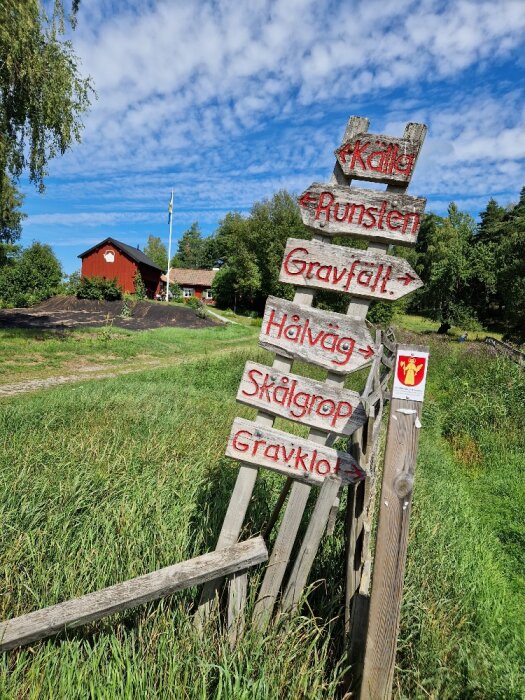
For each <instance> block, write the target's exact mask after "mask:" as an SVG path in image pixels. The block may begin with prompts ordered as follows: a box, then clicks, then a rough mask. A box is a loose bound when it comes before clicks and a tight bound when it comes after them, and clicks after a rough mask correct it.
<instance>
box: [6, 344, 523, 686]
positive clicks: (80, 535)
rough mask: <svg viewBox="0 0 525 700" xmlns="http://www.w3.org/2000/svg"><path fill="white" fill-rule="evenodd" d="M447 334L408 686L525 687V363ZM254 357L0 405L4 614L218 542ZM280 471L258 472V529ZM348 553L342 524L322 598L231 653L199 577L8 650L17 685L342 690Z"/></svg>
mask: <svg viewBox="0 0 525 700" xmlns="http://www.w3.org/2000/svg"><path fill="white" fill-rule="evenodd" d="M200 333H201V332H199V336H198V337H199V338H201V337H202V336H201V335H200ZM419 342H421V341H420V339H419ZM431 342H432V356H431V364H430V371H431V374H430V380H429V387H428V398H427V401H426V404H425V412H424V416H423V429H422V435H421V443H420V444H421V446H420V453H419V459H418V467H417V475H416V493H415V500H414V510H413V520H412V525H411V540H410V546H409V558H408V567H407V576H406V583H405V596H404V603H403V613H402V626H401V634H400V641H399V652H398V666H397V670H396V677H395V697H397V698H428V697H432V698H440V699H441V698H486V699H487V700H489V699H491V698H501V699H503V698H511V699H512V698H516V699H517V698H520V697H523V696H524V695H525V688H524V686H523V674H522V669H523V663H524V654H523V649H524V646H523V634H524V630H525V620H524V614H523V611H524V610H525V592H524V586H523V568H522V561H523V560H522V558H521V557H522V549H521V544H522V541H523V540H522V539H521V538H522V537H523V529H522V526H523V520H522V516H521V514H522V512H523V504H524V499H523V477H522V471H521V453H522V451H523V447H524V445H523V433H522V432H521V426H522V425H523V418H524V416H525V411H524V409H523V400H522V396H523V395H524V393H523V389H524V387H523V378H522V375H521V374H520V373H519V372H520V371H519V369H518V368H517V367H515V366H514V365H512V364H511V363H510V362H507V361H502V360H494V359H493V358H492V357H490V356H489V355H487V354H486V352H485V351H484V350H483V349H481V350H479V351H478V350H476V349H475V348H474V349H472V346H467V347H464V346H460V345H459V344H450V343H448V344H447V343H445V342H444V341H435V342H434V341H431ZM246 359H256V360H259V361H262V362H267V361H268V360H269V356H268V355H266V354H265V353H262V352H261V353H259V354H256V353H255V352H254V351H253V350H252V351H249V352H232V353H231V354H229V355H228V356H227V357H220V358H209V359H208V361H207V362H206V363H203V362H198V361H197V362H195V363H190V364H185V365H179V366H173V367H166V368H164V369H158V370H155V371H144V372H140V373H136V374H132V375H126V376H122V377H120V378H118V379H114V380H109V381H106V382H100V381H97V382H84V383H83V384H82V385H81V386H75V387H73V386H64V387H60V388H57V389H53V390H47V391H46V392H42V393H40V394H35V395H31V396H28V395H24V396H20V397H18V398H13V399H9V400H5V401H3V402H2V403H1V404H0V436H1V437H0V439H1V444H0V447H1V448H2V452H1V456H0V460H1V462H0V519H1V522H2V529H1V533H0V538H1V541H0V566H1V567H2V571H1V574H2V584H1V586H2V590H1V594H2V595H1V598H0V616H1V617H2V618H6V617H13V616H15V615H19V614H23V613H25V612H29V611H31V610H34V609H36V608H39V607H42V606H45V605H50V604H53V603H56V602H59V601H61V600H65V599H67V598H69V597H73V596H76V595H81V594H82V593H86V592H88V591H91V590H95V589H97V588H100V587H103V586H107V585H110V584H112V583H116V582H118V581H122V580H124V579H127V578H130V577H132V576H137V575H140V574H142V573H146V572H148V571H151V570H153V569H156V568H159V567H162V566H166V565H168V564H171V563H174V562H175V561H181V560H183V559H187V558H189V557H192V556H195V555H196V554H200V553H202V552H204V551H208V550H210V549H212V548H213V547H214V545H215V541H216V538H217V534H218V531H219V528H220V525H221V523H222V520H223V517H224V513H225V510H226V507H227V504H228V501H229V497H230V494H231V491H232V487H233V483H234V480H235V475H236V467H235V465H234V463H233V462H231V461H230V460H228V459H226V458H225V457H224V456H223V455H224V450H225V446H226V439H227V436H228V434H229V430H230V427H231V422H232V420H233V418H234V417H235V416H236V415H242V416H245V417H253V411H252V410H251V409H248V408H245V407H241V406H239V405H236V404H235V400H234V397H235V394H236V391H237V388H238V383H239V380H240V377H241V373H242V369H243V366H244V362H245V361H246ZM299 369H301V367H299ZM303 369H304V367H303ZM483 401H484V402H485V403H483ZM476 406H478V408H477V409H476ZM279 427H282V428H285V429H290V430H292V429H293V430H294V431H295V432H298V433H301V434H303V433H304V429H303V428H301V427H300V426H298V425H296V424H289V423H286V424H285V422H284V421H282V422H281V424H280V425H279ZM281 485H282V477H280V476H279V475H277V474H273V473H270V472H266V473H263V474H261V476H260V478H259V479H258V482H257V486H256V489H255V493H254V498H253V502H252V504H251V506H250V509H249V512H248V520H247V524H246V528H245V532H244V533H243V535H245V536H247V535H250V534H253V533H254V532H256V531H258V530H259V529H260V527H261V525H262V524H263V523H264V521H265V520H266V519H267V518H268V516H269V513H270V510H271V507H272V504H273V502H274V501H275V498H276V496H277V493H278V491H279V489H280V487H281ZM342 555H343V542H342V523H341V522H340V521H338V524H337V528H336V534H335V536H334V537H330V538H325V540H324V543H323V547H322V549H321V551H320V553H319V556H318V557H317V559H316V562H315V568H314V570H313V572H312V577H311V580H312V581H318V582H319V583H318V585H317V586H316V588H315V590H314V591H313V593H312V595H311V596H310V599H309V602H310V606H311V609H310V608H305V609H304V614H303V616H302V617H297V618H295V619H293V620H292V621H291V622H290V624H289V625H284V624H283V625H280V626H279V625H278V626H274V627H271V628H270V629H269V631H268V632H267V633H266V634H265V635H264V636H262V637H261V636H260V635H258V634H257V633H256V632H255V631H254V630H251V629H250V627H249V626H248V629H247V634H246V636H245V637H244V638H243V640H242V641H241V642H240V643H239V645H238V646H237V647H236V648H235V649H234V650H230V648H229V646H228V644H227V642H226V638H225V636H224V635H223V632H222V631H221V630H220V629H218V627H217V625H216V621H212V622H211V623H210V626H209V628H208V629H207V631H206V635H205V636H204V637H203V638H201V637H199V636H198V635H196V634H195V631H194V628H193V624H192V618H191V613H192V611H193V609H194V605H195V602H196V600H197V598H198V591H197V590H195V589H191V590H188V591H184V592H182V593H180V594H177V595H175V596H172V597H171V598H169V599H167V600H165V601H161V602H158V603H152V604H149V605H146V606H142V607H140V608H137V609H136V610H133V611H128V612H126V613H122V614H119V615H114V616H112V617H110V618H108V619H105V620H102V621H99V622H96V623H93V624H91V625H88V626H84V627H81V628H78V629H76V630H71V631H69V632H68V633H67V634H64V635H59V636H57V637H56V638H54V639H50V640H47V641H42V642H39V643H35V644H34V645H32V647H29V648H25V649H22V650H18V651H13V652H10V653H8V654H5V655H3V657H2V659H1V662H0V663H1V665H0V669H1V671H0V697H2V698H4V697H5V698H21V697H23V698H26V697H27V698H41V697H57V698H85V697H88V698H108V699H109V698H136V697H173V698H203V699H204V698H212V697H213V698H247V699H248V698H261V699H262V698H274V697H275V698H328V697H333V696H334V695H335V694H336V692H337V689H338V683H339V681H340V679H341V677H342V674H343V673H344V670H345V668H344V667H345V659H344V656H343V654H342V636H341V623H340V618H339V617H338V615H339V614H340V612H341V600H342V588H343V578H342V574H341V572H342ZM260 574H261V569H259V570H257V571H255V572H253V573H252V574H251V575H250V580H251V581H252V582H254V583H255V582H256V580H257V577H259V576H260ZM254 590H255V587H251V591H252V594H253V591H254ZM252 604H253V600H252V601H251V603H250V605H252ZM315 615H317V616H318V618H317V619H316V617H315ZM248 617H249V615H248ZM319 620H323V621H324V622H323V624H322V625H321V624H320V623H319Z"/></svg>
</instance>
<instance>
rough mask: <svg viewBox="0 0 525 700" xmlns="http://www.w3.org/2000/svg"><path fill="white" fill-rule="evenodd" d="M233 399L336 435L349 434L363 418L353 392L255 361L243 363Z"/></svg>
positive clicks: (362, 409) (360, 423)
mask: <svg viewBox="0 0 525 700" xmlns="http://www.w3.org/2000/svg"><path fill="white" fill-rule="evenodd" d="M237 401H240V402H241V403H244V404H248V405H249V406H255V407H256V408H259V409H260V410H262V411H266V412H267V413H271V414H273V415H275V416H282V417H283V418H287V419H288V420H293V421H296V422H297V423H303V424H304V425H309V426H310V427H312V428H319V429H321V430H326V431H327V432H332V433H337V434H338V435H351V434H352V433H353V432H354V431H355V430H357V429H358V428H360V427H361V426H362V425H363V424H364V422H365V421H366V412H365V410H364V408H363V406H362V405H361V397H360V395H359V394H358V393H357V392H355V391H349V390H348V389H341V388H339V387H337V386H333V385H330V384H326V383H324V382H317V381H315V380H314V379H308V378H307V377H301V376H299V375H298V374H291V373H290V372H280V371H279V370H276V369H274V368H273V367H266V366H265V365H259V364H257V363H256V362H247V363H246V366H245V368H244V374H243V377H242V379H241V384H240V386H239V391H238V393H237Z"/></svg>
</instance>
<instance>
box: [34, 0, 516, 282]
mask: <svg viewBox="0 0 525 700" xmlns="http://www.w3.org/2000/svg"><path fill="white" fill-rule="evenodd" d="M524 36H525V6H524V4H523V1H522V0H516V1H514V0H490V2H485V1H484V0H450V1H449V2H440V1H437V0H417V1H415V2H412V1H406V0H379V1H378V0H364V1H355V0H352V1H350V0H347V1H346V2H345V1H342V2H335V1H331V0H327V1H323V0H278V1H271V0H249V2H248V1H247V0H245V1H244V2H243V1H242V0H234V1H231V0H210V1H206V0H191V1H189V2H188V0H186V1H185V2H182V1H181V0H167V1H165V2H160V1H158V2H156V1H154V0H142V1H140V0H119V2H115V1H114V0H83V2H82V3H81V10H80V14H79V18H78V26H77V30H76V31H75V32H74V35H73V41H74V46H75V50H76V52H77V54H78V55H79V56H80V58H81V61H82V67H81V68H82V72H83V73H84V74H89V75H90V76H91V77H92V79H93V81H94V84H95V87H96V90H97V93H98V99H97V100H96V101H94V102H93V105H92V109H91V111H90V113H89V114H88V115H86V116H85V118H84V123H85V130H84V133H83V138H82V143H81V144H79V145H76V146H75V147H74V148H73V149H72V150H71V152H69V153H68V154H66V155H65V156H63V157H61V158H57V159H55V160H54V161H53V162H52V163H51V164H50V167H49V177H48V179H47V189H46V192H45V194H44V195H39V194H38V193H37V192H36V191H35V190H34V188H32V187H31V186H29V185H24V184H23V187H22V189H23V191H24V193H25V194H26V200H25V205H24V209H25V211H26V213H27V214H28V218H27V219H26V221H25V223H24V232H23V237H22V243H23V244H29V243H30V242H31V241H33V240H39V241H42V242H45V243H49V244H51V245H52V247H53V249H54V250H55V253H56V254H57V256H58V257H59V259H60V260H61V262H62V264H63V266H64V270H65V271H66V272H67V273H70V272H72V271H74V270H76V269H78V268H79V267H80V265H79V263H80V261H79V260H78V259H77V257H76V256H77V255H78V254H79V253H80V252H82V251H84V250H86V249H87V248H89V247H90V246H92V245H93V244H95V243H96V242H98V241H99V240H102V239H103V238H105V237H106V236H113V237H114V238H117V239H120V240H122V241H124V242H126V243H129V244H131V245H140V246H141V248H142V247H143V246H144V245H145V243H146V240H147V237H148V234H150V233H151V234H153V235H155V236H160V237H161V238H162V239H163V240H164V241H165V242H166V243H167V236H168V226H167V207H168V201H169V195H170V190H171V188H172V187H173V188H174V190H175V199H174V228H173V236H174V247H173V250H175V249H176V241H177V239H178V238H179V237H180V235H181V234H182V233H183V231H184V230H185V229H186V228H188V227H189V225H190V224H191V223H192V222H193V221H198V222H199V224H200V226H201V228H202V230H203V232H204V233H205V234H209V233H212V232H213V231H214V230H215V228H216V226H217V224H218V221H219V220H220V219H221V218H222V217H223V216H224V214H225V213H226V212H228V211H232V210H237V211H241V212H248V211H249V209H250V208H251V206H252V204H253V203H254V202H256V201H259V200H261V199H263V198H265V197H271V196H272V194H273V193H274V192H276V191H277V190H278V189H281V188H285V189H287V190H289V191H291V192H295V193H298V194H299V193H300V192H302V191H303V190H304V189H306V187H308V185H310V184H311V183H312V182H314V181H327V180H328V179H329V176H330V173H331V170H332V168H333V163H334V155H333V151H334V149H335V148H336V147H337V146H339V145H340V139H341V136H342V133H343V131H344V127H345V124H346V122H347V120H348V117H349V116H350V115H354V114H355V115H360V116H366V117H368V118H369V119H370V122H371V123H370V131H371V132H373V133H386V134H389V135H392V136H395V135H399V136H400V135H401V134H402V132H403V128H404V125H405V123H406V122H407V121H415V122H424V123H426V124H427V125H428V128H429V133H428V135H427V139H426V142H425V145H424V147H423V151H422V154H421V156H420V158H419V161H418V165H417V168H416V171H415V174H414V176H413V178H412V182H411V185H410V188H409V193H411V194H414V195H419V196H425V197H427V198H428V204H427V211H435V212H437V213H444V212H445V211H446V207H447V205H448V203H449V202H450V201H451V200H454V201H456V202H457V203H458V205H459V206H460V208H462V209H463V210H466V211H469V212H470V213H472V214H473V215H474V216H477V215H478V213H479V211H480V210H481V209H483V208H484V206H485V204H486V202H487V200H488V199H489V197H491V196H494V197H495V198H496V199H497V200H498V201H499V202H500V203H501V204H507V203H509V202H513V201H516V200H517V198H518V194H519V191H520V189H521V187H522V186H523V185H525V102H524V99H523V97H524V92H525V71H524V67H525V52H524V51H523V48H524V46H523V44H524V42H523V37H524ZM365 186H366V185H365Z"/></svg>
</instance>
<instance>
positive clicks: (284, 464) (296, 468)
mask: <svg viewBox="0 0 525 700" xmlns="http://www.w3.org/2000/svg"><path fill="white" fill-rule="evenodd" d="M226 455H227V456H228V457H233V458H234V459H238V460H241V461H242V462H245V463H247V464H253V465H255V466H257V467H266V468H267V469H273V470H274V471H277V472H280V473H281V474H285V475H286V476H291V477H292V478H295V479H299V480H300V481H304V482H306V483H308V484H322V483H323V481H324V479H325V477H327V476H328V475H329V474H337V475H339V476H340V477H341V478H342V480H343V482H344V483H347V484H348V483H353V482H355V481H360V480H361V479H363V478H364V477H365V473H364V472H363V471H362V470H361V469H360V468H359V466H358V465H357V462H356V461H355V459H354V458H353V457H352V456H351V455H350V454H348V453H347V452H339V451H338V450H333V449H332V448H330V447H324V446H323V445H319V444H318V443H316V442H311V441H310V440H305V439H304V438H299V437H297V436H295V435H290V434H289V433H284V432H282V431H281V430H275V429H274V428H263V427H262V426H260V425H258V424H257V423H254V422H253V421H250V420H244V419H243V418H236V419H235V420H234V421H233V426H232V430H231V433H230V437H229V438H228V447H227V448H226Z"/></svg>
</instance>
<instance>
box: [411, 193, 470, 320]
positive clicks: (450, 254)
mask: <svg viewBox="0 0 525 700" xmlns="http://www.w3.org/2000/svg"><path fill="white" fill-rule="evenodd" d="M475 231H476V226H475V222H474V220H473V219H472V217H471V216H469V215H468V214H465V213H463V212H460V211H459V210H458V208H457V206H456V205H455V204H454V203H451V204H450V205H449V208H448V216H447V217H445V218H443V217H439V216H436V215H435V214H431V215H430V216H429V217H425V221H424V225H422V226H421V234H422V235H421V241H418V249H419V250H418V263H417V265H416V270H417V272H418V274H419V275H420V276H421V279H422V280H423V282H424V283H425V286H424V287H423V288H422V289H421V290H418V292H419V294H417V293H416V295H417V296H416V295H415V299H416V300H417V302H416V303H417V304H418V305H419V307H420V308H423V309H424V310H426V312H427V313H428V315H429V316H430V318H433V319H435V320H436V321H439V322H440V324H441V325H440V328H439V331H438V332H439V333H446V332H447V331H448V329H449V328H450V327H451V326H452V325H461V326H463V327H466V328H470V327H475V326H476V325H477V322H476V314H475V312H474V309H473V308H472V307H471V306H470V305H469V303H468V301H469V285H470V282H471V280H472V277H473V272H472V265H471V262H472V261H471V256H470V252H471V248H472V245H473V243H474V235H475Z"/></svg>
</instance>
